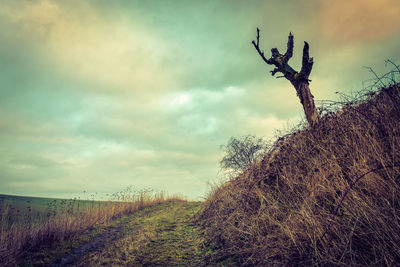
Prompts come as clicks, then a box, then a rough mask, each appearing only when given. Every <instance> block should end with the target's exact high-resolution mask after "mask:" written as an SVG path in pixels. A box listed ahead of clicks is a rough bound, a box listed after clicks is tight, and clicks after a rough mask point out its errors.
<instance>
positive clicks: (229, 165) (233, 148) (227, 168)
mask: <svg viewBox="0 0 400 267" xmlns="http://www.w3.org/2000/svg"><path fill="white" fill-rule="evenodd" d="M266 148H267V146H266V144H265V142H264V141H263V139H262V138H256V137H255V136H253V135H246V136H242V137H231V138H230V139H229V141H228V144H227V145H225V146H222V149H223V150H224V152H225V156H224V157H223V158H222V160H221V161H220V165H221V169H222V170H223V171H224V172H227V173H228V174H229V175H230V176H231V177H233V176H235V175H238V174H240V173H242V172H244V171H246V170H247V169H248V168H249V167H250V166H252V165H253V164H254V163H255V162H256V160H257V159H258V158H259V157H260V155H262V154H263V152H265V150H266Z"/></svg>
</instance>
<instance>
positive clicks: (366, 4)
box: [318, 0, 400, 43]
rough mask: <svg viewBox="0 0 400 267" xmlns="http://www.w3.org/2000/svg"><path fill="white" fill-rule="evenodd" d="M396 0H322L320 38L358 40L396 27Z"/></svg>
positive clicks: (371, 38) (378, 36) (398, 9)
mask: <svg viewBox="0 0 400 267" xmlns="http://www.w3.org/2000/svg"><path fill="white" fill-rule="evenodd" d="M399 18H400V2H399V1H398V0H380V1H368V0H352V1H347V0H335V1H331V0H323V1H322V2H321V3H320V10H319V22H318V23H320V25H321V26H320V27H321V29H320V30H321V33H322V34H323V37H325V38H329V39H330V40H332V41H335V42H338V43H362V42H366V41H376V40H379V39H381V38H385V37H388V36H390V35H392V34H394V33H395V32H397V31H398V30H399V29H400V20H399Z"/></svg>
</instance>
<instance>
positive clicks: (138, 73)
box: [0, 0, 179, 98]
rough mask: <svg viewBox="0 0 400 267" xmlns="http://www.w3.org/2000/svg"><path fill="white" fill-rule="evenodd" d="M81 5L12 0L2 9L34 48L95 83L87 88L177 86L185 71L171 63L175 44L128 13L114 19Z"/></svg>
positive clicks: (137, 91) (148, 92) (142, 92)
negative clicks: (127, 15)
mask: <svg viewBox="0 0 400 267" xmlns="http://www.w3.org/2000/svg"><path fill="white" fill-rule="evenodd" d="M75 4H76V5H77V6H71V5H69V4H68V3H67V2H59V1H50V0H40V1H26V2H23V4H20V5H16V4H14V3H13V2H10V1H7V2H6V3H5V4H4V5H2V7H1V8H0V14H2V15H3V16H4V17H5V18H7V20H8V23H9V25H10V26H11V27H13V28H14V29H15V31H17V32H20V33H23V35H24V36H25V38H26V42H27V43H30V44H31V48H32V45H33V44H36V45H37V46H39V47H40V48H41V51H40V52H41V53H42V54H43V56H44V57H46V58H50V59H51V60H52V61H53V62H55V63H56V64H57V65H58V67H59V68H60V69H62V70H63V71H64V72H67V73H70V75H73V76H74V78H75V79H76V78H78V77H80V78H81V79H83V80H86V81H89V82H90V83H91V84H92V87H91V88H90V87H89V88H87V89H92V88H96V90H105V91H108V92H110V91H112V92H113V93H115V90H118V91H120V92H124V93H129V94H134V95H135V96H136V97H140V98H142V97H146V96H152V95H154V93H158V92H163V91H168V90H171V89H173V88H175V87H176V86H177V84H176V81H177V80H178V72H179V70H178V69H177V68H174V66H173V65H168V67H167V66H166V62H168V61H171V60H172V59H171V57H170V55H171V54H174V51H173V47H172V46H171V45H170V44H168V42H166V40H163V39H162V38H160V37H158V35H157V30H156V29H151V28H148V27H146V26H143V25H140V23H139V22H138V19H136V20H135V19H134V18H128V17H126V16H124V15H123V16H121V17H118V18H117V19H116V18H114V19H113V20H112V21H110V20H107V19H105V18H104V17H102V16H101V15H102V13H101V12H99V9H98V8H95V7H94V6H92V5H88V4H85V3H83V2H75ZM32 43H33V44H32ZM38 44H40V45H38ZM93 85H94V86H93Z"/></svg>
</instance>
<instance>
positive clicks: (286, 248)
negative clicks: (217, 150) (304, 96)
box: [198, 84, 400, 266]
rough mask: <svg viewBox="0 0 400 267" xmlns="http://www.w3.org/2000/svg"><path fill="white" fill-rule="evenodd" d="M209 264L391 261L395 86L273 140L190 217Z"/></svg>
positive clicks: (399, 129)
mask: <svg viewBox="0 0 400 267" xmlns="http://www.w3.org/2000/svg"><path fill="white" fill-rule="evenodd" d="M198 219H199V222H200V224H201V225H202V226H203V233H204V236H205V239H206V241H207V242H208V243H209V244H211V245H212V246H213V247H214V248H215V249H216V252H215V253H214V254H213V255H212V257H211V258H212V260H213V261H214V262H218V261H222V260H223V259H226V258H230V259H232V258H233V259H235V260H236V262H237V264H240V265H249V266H252V265H268V266H274V265H279V266H281V265H298V264H299V265H323V266H326V265H340V266H365V265H373V266H376V265H378V266H386V265H387V266H391V265H395V264H396V263H399V262H400V85H399V84H396V85H393V86H390V87H388V88H385V89H381V90H380V91H379V92H378V93H376V94H371V96H370V98H369V99H368V100H367V101H363V102H362V103H358V104H352V105H348V106H346V107H343V110H340V111H339V112H336V113H328V114H326V115H325V116H323V118H322V119H321V121H320V122H319V124H318V125H317V126H316V127H314V128H313V129H310V128H308V129H303V130H301V131H295V132H293V133H291V134H288V135H287V136H285V137H283V138H281V139H280V140H278V141H277V142H276V143H275V145H274V146H273V148H272V149H271V150H270V151H269V152H268V153H267V154H266V155H265V156H264V157H263V158H262V160H260V161H259V162H258V163H257V164H255V165H254V166H252V167H251V168H250V169H249V170H247V171H245V172H244V173H243V174H241V175H240V176H238V177H237V178H235V179H232V180H231V181H229V182H227V183H225V184H222V185H221V186H219V187H216V188H214V189H213V192H211V194H210V196H209V198H208V199H207V201H206V203H205V207H204V210H203V211H202V213H201V214H199V217H198Z"/></svg>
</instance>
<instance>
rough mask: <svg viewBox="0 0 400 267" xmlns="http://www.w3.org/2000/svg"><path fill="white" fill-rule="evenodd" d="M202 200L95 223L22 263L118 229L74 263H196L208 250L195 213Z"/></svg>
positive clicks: (39, 262)
mask: <svg viewBox="0 0 400 267" xmlns="http://www.w3.org/2000/svg"><path fill="white" fill-rule="evenodd" d="M200 206H201V203H200V202H184V201H176V202H167V203H163V204H160V205H156V206H153V207H149V208H145V209H143V210H141V211H138V212H136V213H134V214H133V215H131V216H127V217H123V218H120V219H118V220H115V221H112V222H111V223H109V224H106V225H102V226H99V227H96V228H94V229H92V230H90V231H87V232H86V233H84V234H82V235H80V236H78V237H76V238H73V239H69V240H66V241H63V242H59V243H57V244H55V245H54V244H53V245H52V246H51V247H46V246H42V247H41V248H39V249H37V250H36V251H31V252H29V253H28V254H26V255H25V256H24V257H23V259H24V260H23V261H21V262H20V263H19V264H20V265H21V266H29V265H34V266H46V265H49V264H52V263H54V262H56V261H57V259H58V261H59V259H60V258H62V257H65V256H66V255H68V254H69V253H71V251H73V250H74V249H76V248H78V247H80V246H82V245H83V244H85V243H87V242H89V241H90V240H93V239H95V237H96V236H97V235H99V234H101V233H106V232H108V231H110V229H113V228H114V229H115V226H116V225H122V227H121V228H118V231H116V232H114V233H113V234H112V235H110V236H107V237H106V238H105V239H104V241H103V242H102V245H101V246H100V247H98V248H96V249H95V251H92V252H90V251H89V252H87V253H84V256H83V257H81V258H80V259H79V260H78V261H76V262H74V264H73V265H74V266H75V265H76V266H101V265H108V266H109V265H114V266H141V265H159V266H193V265H196V264H198V263H199V262H201V260H202V258H203V255H204V254H205V251H204V248H203V245H202V244H203V243H202V239H201V238H200V236H199V234H198V229H197V227H196V226H195V225H194V224H193V222H192V216H193V215H194V214H196V213H197V212H198V211H199V209H200Z"/></svg>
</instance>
